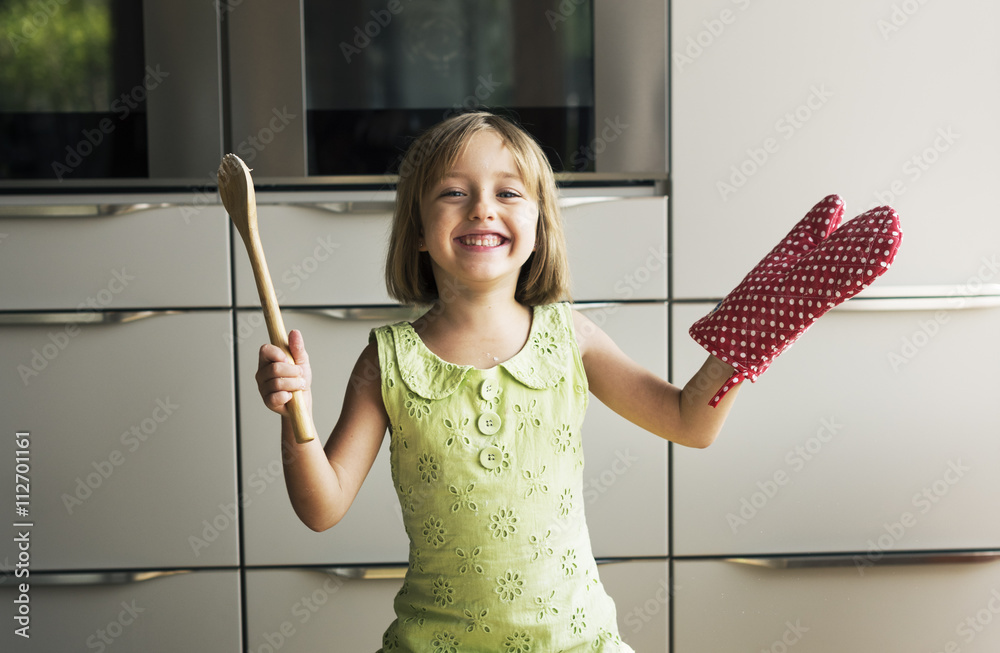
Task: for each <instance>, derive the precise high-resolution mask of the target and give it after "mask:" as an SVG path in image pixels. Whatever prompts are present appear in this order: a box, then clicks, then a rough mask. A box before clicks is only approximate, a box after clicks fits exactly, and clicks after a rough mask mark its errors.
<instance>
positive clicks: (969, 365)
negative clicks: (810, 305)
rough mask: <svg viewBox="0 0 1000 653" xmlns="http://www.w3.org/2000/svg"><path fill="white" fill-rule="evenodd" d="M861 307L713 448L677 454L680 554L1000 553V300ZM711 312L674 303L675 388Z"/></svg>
mask: <svg viewBox="0 0 1000 653" xmlns="http://www.w3.org/2000/svg"><path fill="white" fill-rule="evenodd" d="M866 301H871V300H860V299H855V300H851V301H850V302H848V303H847V304H846V305H845V306H844V307H842V308H838V309H835V310H833V311H831V312H830V313H828V314H826V315H825V316H824V317H823V318H822V319H821V320H819V321H818V322H817V323H816V324H815V325H813V327H812V328H811V329H810V331H809V333H807V334H805V335H804V336H803V337H802V338H801V340H799V341H797V342H796V343H795V345H794V346H792V347H791V348H790V349H789V350H788V351H786V352H785V353H784V354H783V355H782V356H781V358H779V359H778V360H777V361H776V362H775V363H774V364H773V365H772V366H771V368H770V369H769V370H768V371H767V373H766V374H765V375H764V376H762V377H761V378H760V379H759V380H758V382H757V383H756V384H750V383H748V382H744V386H745V387H744V388H743V389H742V390H741V393H740V397H739V399H738V400H737V404H736V406H735V408H734V410H733V412H732V414H731V415H730V417H729V420H728V422H727V423H726V426H725V427H724V428H723V432H722V433H721V435H720V436H719V439H718V440H717V441H716V443H715V444H713V445H712V446H711V447H710V448H708V449H707V450H684V449H681V448H676V449H675V451H674V459H673V465H674V467H673V479H674V485H673V488H674V504H673V509H674V512H673V515H674V531H673V533H674V553H675V555H719V554H725V555H732V554H755V553H787V552H810V551H813V552H815V551H862V552H868V551H871V552H872V555H878V554H880V553H883V552H894V551H906V550H926V549H942V550H948V549H964V548H994V547H997V546H1000V507H998V505H997V502H996V497H997V496H1000V477H998V476H997V474H996V473H995V471H996V470H997V469H1000V442H998V440H997V438H996V437H994V434H995V432H996V424H997V420H998V418H1000V413H998V409H997V404H996V395H997V392H998V390H1000V384H998V382H997V380H996V374H995V370H996V369H997V368H998V367H1000V344H998V343H997V339H996V324H997V318H998V316H1000V309H997V308H992V309H987V308H966V309H964V310H958V309H955V310H940V311H928V310H915V311H911V310H886V311H857V310H849V308H850V307H854V308H857V307H860V306H862V305H863V304H862V303H863V302H866ZM946 301H948V302H950V304H951V305H955V306H957V304H955V303H954V300H946ZM896 302H903V303H905V300H892V301H891V302H888V304H887V305H888V306H903V303H896ZM711 308H712V305H711V304H692V305H682V306H674V308H673V319H674V320H675V323H676V324H677V325H678V328H677V329H675V332H674V338H675V340H674V347H673V354H674V359H673V365H674V367H673V369H674V372H675V374H677V380H678V381H679V382H680V381H681V380H683V379H685V378H687V376H688V375H690V374H691V373H693V372H694V371H695V370H696V369H697V367H698V365H699V364H700V361H702V360H703V359H704V356H705V351H704V350H703V349H702V348H701V347H699V346H698V345H697V344H696V343H695V342H694V341H693V340H691V338H690V337H689V336H688V335H687V330H686V328H685V327H686V325H689V324H691V323H692V322H694V321H695V320H696V319H697V318H699V317H701V316H702V315H704V314H705V313H707V312H708V311H709V310H711ZM970 356H971V358H970ZM904 461H905V462H904Z"/></svg>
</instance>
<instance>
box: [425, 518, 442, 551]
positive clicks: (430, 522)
mask: <svg viewBox="0 0 1000 653" xmlns="http://www.w3.org/2000/svg"><path fill="white" fill-rule="evenodd" d="M421 532H422V533H423V535H424V539H426V540H427V543H428V544H430V545H431V546H432V547H434V548H435V549H436V548H438V547H439V546H441V545H442V544H444V535H445V530H444V524H443V523H442V522H441V520H440V519H438V518H436V517H428V518H427V519H425V520H424V530H423V531H421Z"/></svg>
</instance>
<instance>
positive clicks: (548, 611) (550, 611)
mask: <svg viewBox="0 0 1000 653" xmlns="http://www.w3.org/2000/svg"><path fill="white" fill-rule="evenodd" d="M555 598H556V591H555V590H552V593H551V594H549V595H548V596H536V597H535V605H537V606H538V620H539V621H543V620H544V619H545V618H546V617H554V616H556V615H557V614H559V608H557V607H556V606H555V605H554V602H555Z"/></svg>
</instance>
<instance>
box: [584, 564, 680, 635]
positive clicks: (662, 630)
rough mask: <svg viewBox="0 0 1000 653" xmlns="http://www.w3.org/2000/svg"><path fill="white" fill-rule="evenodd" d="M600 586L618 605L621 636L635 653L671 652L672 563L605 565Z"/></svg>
mask: <svg viewBox="0 0 1000 653" xmlns="http://www.w3.org/2000/svg"><path fill="white" fill-rule="evenodd" d="M597 569H598V573H599V574H600V576H601V584H602V585H604V589H605V590H606V591H607V592H608V595H609V596H611V598H612V599H614V601H615V608H616V609H617V611H618V633H619V634H620V635H621V637H622V640H623V641H624V642H625V643H626V644H628V645H629V646H631V647H632V649H633V650H635V651H636V653H667V651H668V650H669V648H670V645H669V642H670V600H671V595H672V592H671V590H670V563H669V562H668V561H667V560H623V561H618V562H606V563H605V562H602V563H601V564H600V566H599V567H598V568H597Z"/></svg>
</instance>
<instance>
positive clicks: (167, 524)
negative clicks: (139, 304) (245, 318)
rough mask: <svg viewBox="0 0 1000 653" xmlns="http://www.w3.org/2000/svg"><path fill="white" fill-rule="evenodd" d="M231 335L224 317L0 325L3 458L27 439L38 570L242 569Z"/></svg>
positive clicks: (9, 469) (2, 475)
mask: <svg viewBox="0 0 1000 653" xmlns="http://www.w3.org/2000/svg"><path fill="white" fill-rule="evenodd" d="M40 315H41V317H42V318H45V319H53V318H55V317H58V316H56V315H53V314H50V313H48V314H40ZM112 315H113V316H114V317H116V318H120V319H128V318H138V317H141V316H142V315H143V314H142V313H139V314H128V313H115V314H112ZM5 317H6V318H8V319H9V318H12V317H17V318H19V319H26V318H29V317H31V315H29V314H19V315H16V316H12V315H8V316H5ZM36 317H37V316H36ZM75 317H76V316H75V315H74V314H70V315H69V318H70V319H74V318H75ZM92 317H94V316H93V315H92ZM231 331H232V327H231V317H230V313H229V312H228V311H205V312H191V313H183V314H165V313H153V314H151V315H147V316H146V317H144V318H142V319H135V320H134V321H129V322H119V323H102V324H78V323H73V322H70V323H61V324H60V323H53V322H50V323H42V324H34V325H32V324H21V325H18V326H12V325H6V326H0V340H2V341H3V343H4V346H3V349H2V351H0V371H2V373H0V393H2V395H3V397H4V405H5V410H4V415H3V424H4V427H3V428H4V430H5V432H6V433H8V435H9V436H10V441H9V442H8V443H7V444H6V445H5V449H4V457H5V458H6V459H8V460H13V454H14V448H15V445H14V441H13V437H12V436H13V434H14V432H15V431H26V432H28V433H30V435H29V436H28V439H29V440H30V453H29V456H28V457H29V458H30V480H31V487H30V495H31V496H30V514H29V515H28V516H27V517H28V518H27V519H24V520H22V521H31V522H33V523H34V528H33V535H32V545H31V568H32V571H35V570H69V569H103V568H149V567H157V568H159V567H182V568H183V567H191V566H199V567H200V566H219V565H233V564H237V562H238V557H237V533H238V524H237V523H236V519H237V517H236V509H235V508H236V505H235V504H236V437H235V423H234V422H235V419H234V418H235V415H234V397H233V391H232V386H233V356H232V348H231V347H230V346H228V345H227V343H226V341H225V337H226V335H227V334H228V333H231ZM0 483H2V484H3V485H4V486H6V487H11V488H13V487H14V466H13V465H4V466H2V467H0ZM0 530H2V533H3V536H4V537H5V538H6V539H7V541H10V538H11V537H13V534H12V533H13V531H12V529H11V526H10V522H9V521H8V523H7V524H5V525H4V526H3V527H2V529H0Z"/></svg>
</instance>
